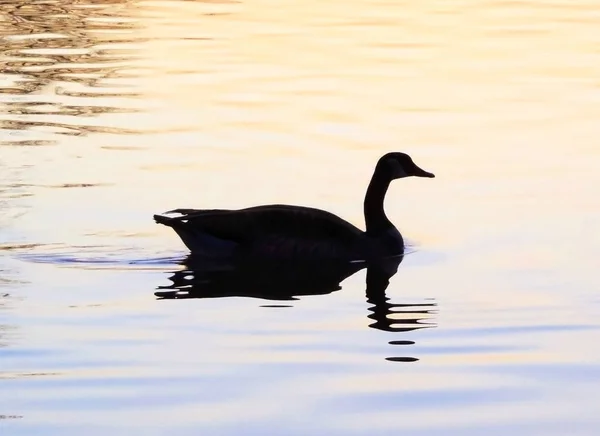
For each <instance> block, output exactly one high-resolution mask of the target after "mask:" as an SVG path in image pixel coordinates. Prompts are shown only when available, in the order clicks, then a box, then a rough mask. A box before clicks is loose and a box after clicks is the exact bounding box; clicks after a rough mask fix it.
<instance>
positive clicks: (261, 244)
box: [154, 152, 435, 262]
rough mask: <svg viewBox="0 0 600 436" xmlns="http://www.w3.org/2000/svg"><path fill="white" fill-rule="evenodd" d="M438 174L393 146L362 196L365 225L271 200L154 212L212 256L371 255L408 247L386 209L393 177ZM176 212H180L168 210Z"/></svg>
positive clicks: (196, 252)
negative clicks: (240, 205)
mask: <svg viewBox="0 0 600 436" xmlns="http://www.w3.org/2000/svg"><path fill="white" fill-rule="evenodd" d="M409 176H416V177H430V178H431V177H435V176H434V175H433V174H432V173H430V172H427V171H425V170H423V169H421V168H419V167H418V166H417V165H416V164H415V163H414V162H413V160H412V158H411V157H410V156H409V155H408V154H405V153H400V152H391V153H387V154H385V155H384V156H382V157H381V158H380V159H379V160H378V162H377V165H376V166H375V171H374V172H373V176H372V177H371V181H370V183H369V185H368V188H367V192H366V194H365V198H364V215H365V227H366V230H365V231H363V230H361V229H359V228H358V227H356V226H354V225H353V224H351V223H349V222H348V221H346V220H344V219H342V218H340V217H339V216H337V215H335V214H333V213H330V212H327V211H324V210H321V209H315V208H311V207H303V206H295V205H284V204H271V205H264V206H255V207H248V208H245V209H237V210H231V209H174V210H171V211H168V212H164V213H163V214H159V215H154V220H155V221H156V223H158V224H163V225H165V226H167V227H171V228H172V229H173V230H174V231H175V232H176V233H177V235H179V237H180V238H181V240H182V241H183V243H184V244H185V245H186V246H187V247H188V248H189V250H190V251H191V255H193V256H196V257H203V258H208V259H216V260H226V261H234V260H236V259H265V260H278V259H279V260H283V259H286V260H290V259H292V260H293V259H298V260H312V261H317V262H321V261H334V262H335V261H341V262H352V261H369V260H374V259H381V258H385V257H389V256H396V255H401V254H403V253H404V240H403V238H402V235H401V234H400V232H399V231H398V229H396V227H395V226H394V225H393V224H392V223H391V222H390V220H389V219H388V218H387V216H386V215H385V211H384V207H383V203H384V198H385V194H386V192H387V190H388V187H389V185H390V183H391V182H392V180H395V179H400V178H404V177H409ZM167 214H177V216H165V215H167Z"/></svg>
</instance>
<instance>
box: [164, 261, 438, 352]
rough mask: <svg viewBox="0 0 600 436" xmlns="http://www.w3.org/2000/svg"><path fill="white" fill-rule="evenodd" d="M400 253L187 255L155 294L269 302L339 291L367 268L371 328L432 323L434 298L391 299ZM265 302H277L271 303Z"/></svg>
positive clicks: (412, 328)
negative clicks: (364, 256)
mask: <svg viewBox="0 0 600 436" xmlns="http://www.w3.org/2000/svg"><path fill="white" fill-rule="evenodd" d="M403 258H404V256H394V257H389V258H386V259H383V260H378V261H376V262H369V263H367V262H362V261H361V262H352V263H298V262H294V263H290V262H278V263H275V264H273V263H269V264H264V263H263V264H261V263H258V262H244V263H240V264H236V265H231V264H228V265H220V264H215V263H212V264H211V263H209V262H207V261H206V259H202V260H200V261H199V260H197V259H195V258H194V257H193V256H188V257H187V258H186V259H185V260H184V261H183V262H182V263H183V265H184V269H182V270H180V271H176V272H174V273H172V275H171V276H170V277H169V280H170V281H171V284H169V285H167V286H159V287H158V289H159V290H158V291H157V292H155V293H154V295H155V296H157V297H158V299H160V300H165V299H169V300H171V299H190V298H222V297H250V298H258V299H263V300H271V301H294V300H298V297H301V296H306V295H326V294H330V293H332V292H335V291H338V290H340V289H341V288H342V287H341V285H340V283H341V282H342V281H343V280H345V279H347V278H348V277H350V276H352V275H354V274H355V273H357V272H358V271H361V270H363V269H365V268H366V270H367V274H366V299H367V303H369V305H370V306H369V307H368V312H369V314H368V315H367V317H368V318H369V320H370V321H373V322H370V324H369V327H370V328H373V329H376V330H380V331H384V332H394V333H404V332H411V331H415V330H419V329H424V328H431V327H435V326H436V325H435V323H434V322H432V316H433V314H434V313H435V312H434V310H435V308H436V303H435V302H434V301H433V300H425V301H424V302H422V303H416V304H408V303H402V304H398V303H392V302H390V299H389V298H388V297H387V295H386V290H387V288H388V286H389V282H390V279H391V277H392V276H394V275H395V274H396V273H397V271H398V267H399V265H400V263H401V262H402V260H403ZM268 307H281V306H277V305H269V306H268ZM414 343H415V342H414V341H410V340H392V341H389V344H390V345H394V346H406V345H413V344H414ZM386 359H387V360H389V361H397V362H414V361H416V360H418V359H417V358H415V357H409V356H400V357H388V358H386Z"/></svg>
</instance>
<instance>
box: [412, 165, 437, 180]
mask: <svg viewBox="0 0 600 436" xmlns="http://www.w3.org/2000/svg"><path fill="white" fill-rule="evenodd" d="M412 175H413V176H417V177H429V178H430V179H432V178H434V177H435V174H433V173H430V172H428V171H425V170H423V169H421V168H419V167H418V166H416V165H415V169H414V170H413V174H412Z"/></svg>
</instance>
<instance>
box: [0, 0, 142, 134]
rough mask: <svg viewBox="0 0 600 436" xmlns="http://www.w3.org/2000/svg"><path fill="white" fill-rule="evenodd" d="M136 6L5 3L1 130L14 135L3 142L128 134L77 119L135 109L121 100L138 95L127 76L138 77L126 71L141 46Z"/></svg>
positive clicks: (122, 1) (121, 2) (66, 0)
mask: <svg viewBox="0 0 600 436" xmlns="http://www.w3.org/2000/svg"><path fill="white" fill-rule="evenodd" d="M133 5H134V2H132V1H127V0H117V1H111V2H95V1H93V0H88V1H83V2H79V1H77V2H75V1H70V0H62V1H60V0H59V1H53V2H39V3H38V2H35V3H32V2H28V1H15V2H8V3H5V4H3V6H2V12H3V16H4V17H5V20H3V21H2V22H1V23H0V36H2V37H3V44H2V46H1V47H0V59H2V66H1V67H0V75H2V78H3V81H2V85H1V86H0V101H1V102H2V111H1V112H0V117H1V118H0V128H1V129H2V130H8V131H10V132H11V133H12V136H13V138H10V137H8V138H6V139H3V140H2V141H0V144H10V145H45V144H49V143H50V144H51V143H53V142H55V141H54V140H53V139H52V138H49V137H48V134H44V133H50V134H51V136H52V135H85V134H88V133H91V132H102V133H130V131H129V130H128V129H122V128H119V127H116V126H111V125H109V124H107V123H102V122H99V120H95V121H94V122H93V123H92V122H89V121H85V122H82V121H76V120H75V119H74V118H73V117H95V118H98V117H99V116H100V115H104V114H114V113H131V112H135V111H136V108H135V107H134V105H132V103H131V102H127V101H125V99H124V98H123V97H127V98H130V97H132V96H136V94H135V93H134V92H132V91H131V88H132V83H129V82H128V79H130V78H132V77H134V76H132V75H131V74H129V73H128V72H127V70H130V69H131V61H132V60H133V59H134V58H135V52H136V51H135V49H134V48H132V47H131V44H132V43H136V42H139V41H138V39H136V38H135V34H134V33H133V32H134V30H135V29H136V28H137V26H138V25H137V24H136V22H135V21H133V20H132V19H131V18H130V17H129V16H128V15H130V12H131V11H129V10H128V9H131V8H132V7H133ZM116 98H118V100H115V99H116ZM15 136H16V138H17V139H15Z"/></svg>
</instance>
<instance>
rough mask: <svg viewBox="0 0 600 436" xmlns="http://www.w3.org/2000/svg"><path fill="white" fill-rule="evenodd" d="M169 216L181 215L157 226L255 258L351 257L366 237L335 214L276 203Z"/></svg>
mask: <svg viewBox="0 0 600 436" xmlns="http://www.w3.org/2000/svg"><path fill="white" fill-rule="evenodd" d="M170 212H171V213H178V214H180V216H178V217H175V218H168V221H167V222H165V221H164V220H157V221H158V222H161V223H162V224H167V225H169V226H171V227H174V226H177V227H185V228H187V229H189V230H193V231H194V232H202V233H205V234H209V235H211V236H213V237H215V238H218V239H220V240H225V241H231V242H234V243H236V244H237V245H238V246H239V247H241V248H242V249H243V250H245V251H247V252H250V253H253V254H273V255H277V256H285V255H287V254H290V255H298V254H306V255H316V256H317V257H319V255H321V256H323V255H325V256H326V257H336V258H339V257H348V256H351V255H352V252H354V251H355V248H356V245H357V242H358V240H359V239H361V237H362V235H363V232H362V230H360V229H359V228H357V227H356V226H354V225H352V224H350V223H349V222H347V221H345V220H343V219H342V218H340V217H338V216H337V215H334V214H332V213H330V212H326V211H324V210H320V209H314V208H309V207H301V206H291V205H278V204H275V205H267V206H256V207H250V208H246V209H239V210H229V209H175V210H173V211H170ZM158 217H160V216H158ZM156 218H157V217H155V219H156ZM160 218H162V217H160Z"/></svg>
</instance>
